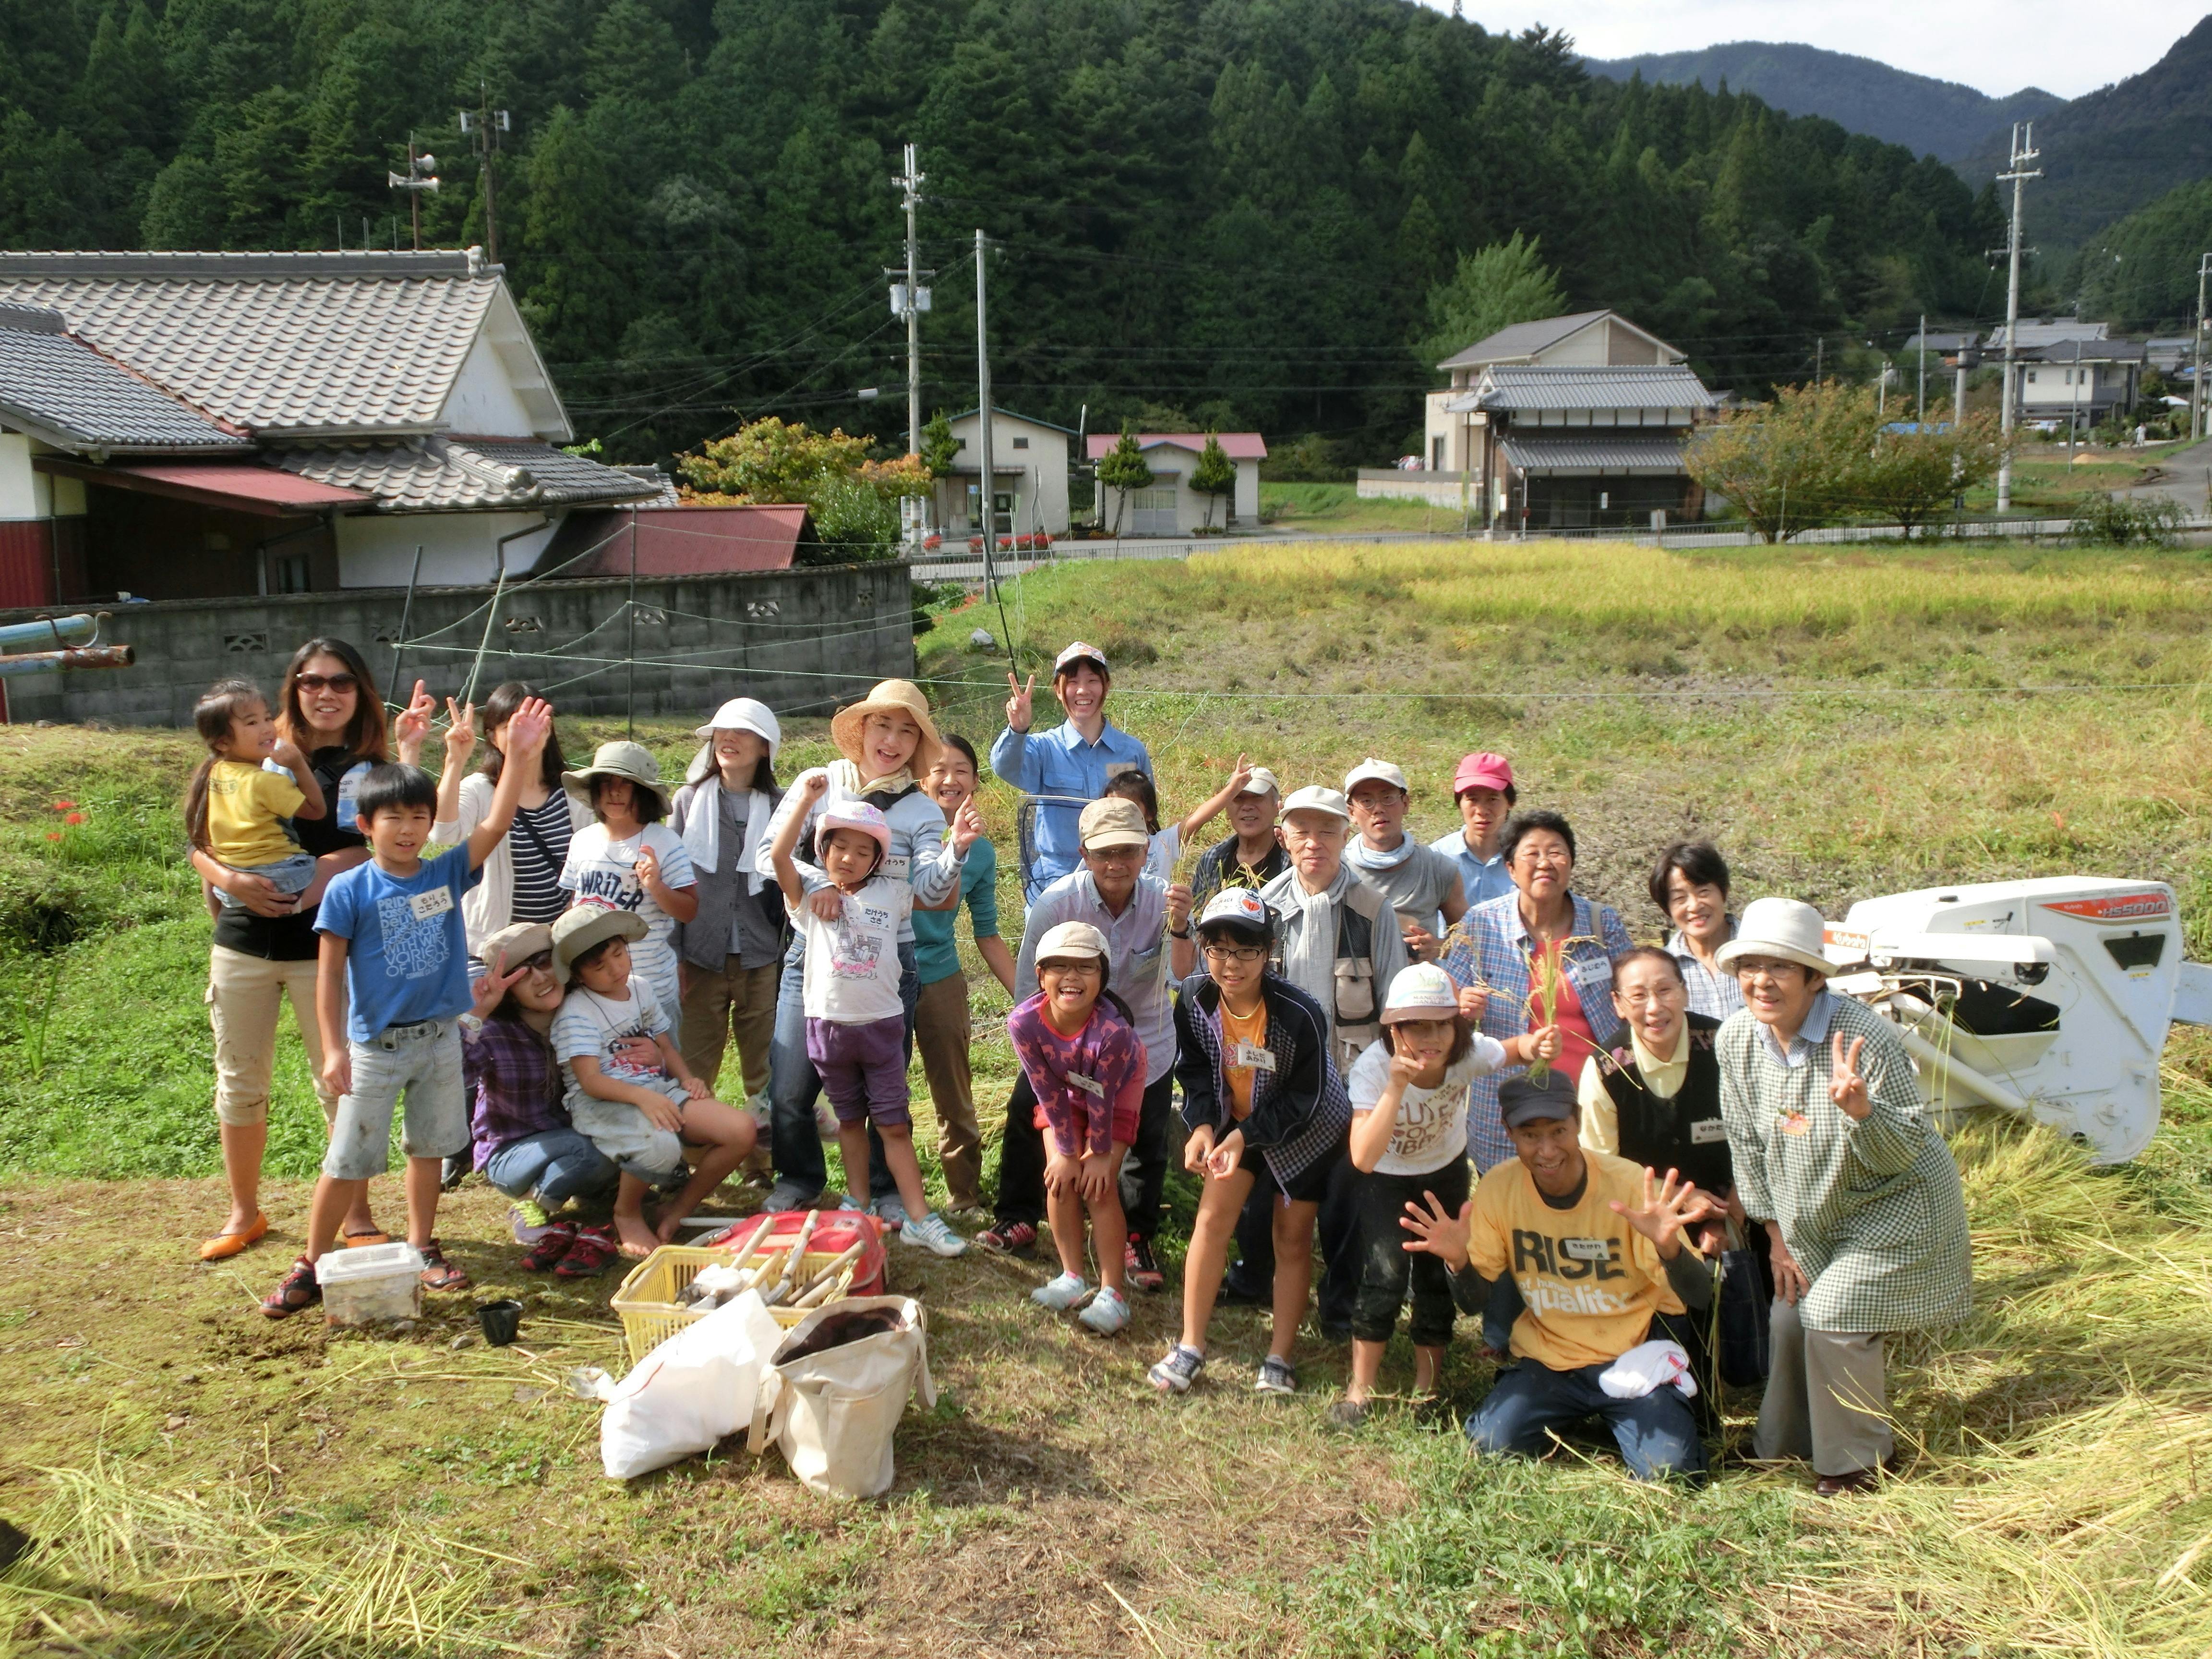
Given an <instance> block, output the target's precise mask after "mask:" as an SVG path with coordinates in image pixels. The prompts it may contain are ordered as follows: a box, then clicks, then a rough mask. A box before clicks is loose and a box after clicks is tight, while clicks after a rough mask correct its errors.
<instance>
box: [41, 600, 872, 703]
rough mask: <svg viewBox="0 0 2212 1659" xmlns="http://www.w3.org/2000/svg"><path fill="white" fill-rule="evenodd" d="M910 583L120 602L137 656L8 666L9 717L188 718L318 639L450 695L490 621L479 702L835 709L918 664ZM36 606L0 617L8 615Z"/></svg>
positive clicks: (123, 639) (121, 639) (390, 692)
mask: <svg viewBox="0 0 2212 1659" xmlns="http://www.w3.org/2000/svg"><path fill="white" fill-rule="evenodd" d="M910 586H911V584H910V579H909V575H908V568H907V567H906V566H905V565H904V564H902V563H885V564H864V565H837V566H829V567H823V568H805V569H793V570H775V571H759V572H750V573H746V574H735V575H712V576H671V577H644V578H641V579H639V580H638V581H637V583H636V584H635V592H636V611H635V617H633V616H632V615H631V613H630V611H629V609H628V608H627V606H626V604H625V602H626V601H627V600H628V599H629V597H630V593H631V591H632V585H631V583H630V581H629V579H628V578H627V577H605V578H595V579H591V580H580V581H560V580H553V581H536V582H533V581H510V582H509V583H508V584H507V590H506V592H504V593H502V594H501V595H500V596H499V599H498V603H497V605H496V607H495V608H494V607H493V606H492V603H491V602H492V599H493V589H492V588H491V587H489V586H481V587H438V588H422V589H418V590H417V591H416V593H415V595H414V599H413V603H412V607H411V609H410V608H409V602H408V597H407V593H406V591H405V590H404V588H364V589H345V590H340V591H337V592H321V593H289V594H271V595H268V596H266V597H263V598H240V599H179V600H168V601H161V602H157V603H155V604H150V605H114V606H112V607H106V608H107V609H110V610H111V611H112V620H111V621H110V622H109V623H108V624H107V625H106V629H104V630H103V632H102V634H101V639H102V641H104V642H112V643H118V644H127V645H130V646H132V647H136V648H137V665H136V666H134V667H131V668H118V669H102V670H88V671H78V672H74V673H64V674H36V675H26V676H22V677H19V678H12V679H10V680H9V681H8V682H7V683H6V689H7V695H8V700H9V719H10V720H13V721H15V723H17V724H27V723H29V722H31V721H33V720H52V721H55V722H57V723H58V724H67V725H82V724H83V723H85V722H87V721H90V720H101V721H105V722H106V723H108V724H111V725H115V726H189V725H190V724H191V711H192V705H193V703H194V702H196V701H197V699H198V697H199V696H200V694H201V693H202V692H203V691H204V690H206V689H207V688H208V686H209V685H210V684H213V683H214V682H215V681H216V680H218V679H221V678H223V677H225V676H226V675H242V676H244V677H246V678H251V679H254V680H257V681H258V682H259V683H260V684H262V685H264V687H265V688H266V689H267V690H268V691H269V692H270V696H275V694H276V687H277V684H278V682H279V680H280V679H281V678H283V671H284V666H285V665H286V664H287V663H288V662H289V661H290V659H291V655H292V653H293V652H294V650H295V649H296V648H297V647H299V645H300V644H301V642H302V641H306V640H309V639H313V638H314V637H316V636H318V635H324V636H332V637H336V638H338V639H343V640H346V641H349V642H350V643H352V644H353V645H354V646H355V647H357V648H358V649H359V650H360V651H361V652H362V654H363V655H364V656H365V657H366V658H367V659H368V665H369V667H370V670H371V671H373V672H374V675H375V676H376V678H377V683H378V685H379V688H380V690H382V691H383V693H384V695H385V696H386V700H387V701H397V700H398V698H399V697H400V696H402V695H403V694H404V691H405V690H407V689H408V688H411V687H412V685H413V684H414V682H415V681H416V678H422V679H424V680H426V681H428V683H429V686H430V689H431V690H432V691H433V692H435V693H436V694H437V695H438V696H441V697H442V696H446V695H447V694H448V693H453V694H458V693H459V691H460V690H461V689H462V687H463V685H464V684H465V683H466V681H467V679H468V677H469V670H470V665H471V663H472V662H473V661H474V660H475V658H476V655H477V649H478V647H479V646H480V645H483V641H484V640H485V632H486V623H487V621H489V623H490V629H489V645H488V646H486V647H485V648H484V657H483V670H482V671H481V673H480V674H479V675H478V677H477V700H478V701H479V702H481V701H482V700H483V696H485V694H487V693H488V692H489V690H491V688H492V687H493V686H495V685H496V684H499V683H500V682H501V680H507V679H521V680H527V681H529V682H530V683H531V684H533V685H538V686H542V687H550V688H551V689H550V691H549V692H548V695H549V696H551V697H552V699H553V700H554V702H555V704H556V707H557V708H561V709H562V710H563V711H565V712H568V713H572V714H621V713H623V711H624V710H625V709H626V708H631V707H633V706H634V707H635V711H636V713H637V714H640V715H672V716H676V717H679V718H684V717H690V716H694V715H704V714H708V713H710V712H712V711H713V709H714V708H715V707H716V706H717V705H719V704H720V702H722V701H723V700H724V699H726V698H728V697H732V696H753V697H758V698H759V699H760V700H761V701H762V702H765V703H767V704H768V705H769V707H770V708H774V709H775V710H777V711H778V712H779V713H780V714H807V713H825V712H827V711H828V710H829V709H830V708H833V707H834V706H835V705H836V704H837V703H839V702H849V701H851V700H852V699H853V698H854V696H857V695H858V694H859V693H860V691H861V690H865V689H866V687H867V686H868V685H869V684H872V683H873V682H874V681H876V680H878V679H883V678H890V677H903V676H908V675H911V674H912V673H913V672H914V633H913V599H912V595H911V592H910ZM67 608H68V609H71V610H74V609H77V608H79V607H67ZM99 608H102V607H95V606H92V605H85V606H83V607H82V609H85V610H93V609H99ZM403 612H404V614H405V616H406V627H405V629H404V634H403V631H402V629H401V626H400V623H401V617H402V615H403ZM39 614H40V613H39V612H36V611H0V622H19V621H27V620H29V619H30V618H32V617H35V616H37V615H39ZM633 639H634V640H635V651H634V653H633ZM395 652H397V654H398V673H397V674H396V675H395V674H394V672H393V667H394V656H395ZM633 655H634V656H635V666H634V667H633V666H632V665H631V662H630V659H632V657H633ZM633 696H634V697H635V703H634V705H633V703H632V702H631V699H632V698H633Z"/></svg>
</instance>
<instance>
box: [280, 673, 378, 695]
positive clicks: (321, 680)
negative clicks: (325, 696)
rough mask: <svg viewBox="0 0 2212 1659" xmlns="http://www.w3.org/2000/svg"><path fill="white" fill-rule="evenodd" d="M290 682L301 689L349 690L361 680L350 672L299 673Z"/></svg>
mask: <svg viewBox="0 0 2212 1659" xmlns="http://www.w3.org/2000/svg"><path fill="white" fill-rule="evenodd" d="M292 684H295V685H296V686H298V687H299V688H300V690H302V691H350V690H353V689H354V687H355V686H356V685H358V684H361V682H360V681H359V680H357V679H356V678H354V677H353V676H352V675H350V674H299V675H295V676H294V677H293V680H292Z"/></svg>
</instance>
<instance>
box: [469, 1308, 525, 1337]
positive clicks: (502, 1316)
mask: <svg viewBox="0 0 2212 1659" xmlns="http://www.w3.org/2000/svg"><path fill="white" fill-rule="evenodd" d="M477 1324H479V1325H481V1326H483V1334H484V1340H485V1341H487V1342H489V1343H490V1344H491V1345H492V1346H493V1347H495V1348H503V1347H505V1346H507V1344H508V1343H510V1342H512V1341H513V1340H514V1334H515V1333H516V1332H517V1331H519V1330H520V1329H521V1328H522V1304H520V1302H512V1301H509V1302H483V1303H479V1304H477Z"/></svg>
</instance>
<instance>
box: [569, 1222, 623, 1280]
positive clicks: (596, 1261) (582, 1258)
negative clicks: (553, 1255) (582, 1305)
mask: <svg viewBox="0 0 2212 1659" xmlns="http://www.w3.org/2000/svg"><path fill="white" fill-rule="evenodd" d="M621 1253H622V1241H621V1240H620V1239H619V1238H617V1237H615V1230H614V1229H613V1228H612V1227H610V1226H607V1225H605V1224H602V1225H599V1226H597V1227H579V1228H577V1229H576V1238H575V1242H574V1243H572V1244H570V1245H569V1246H568V1254H567V1255H564V1256H562V1258H561V1259H560V1261H557V1262H556V1263H555V1264H554V1267H553V1276H554V1278H556V1279H596V1278H598V1277H599V1275H600V1274H601V1273H605V1272H606V1270H607V1264H608V1263H609V1262H611V1261H613V1260H614V1259H615V1257H616V1256H617V1255H620V1254H621Z"/></svg>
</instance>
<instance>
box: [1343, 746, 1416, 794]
mask: <svg viewBox="0 0 2212 1659" xmlns="http://www.w3.org/2000/svg"><path fill="white" fill-rule="evenodd" d="M1369 782H1374V783H1387V784H1389V786H1390V787H1392V788H1393V789H1396V790H1399V791H1401V792H1402V793H1406V794H1408V795H1410V794H1412V793H1413V787H1412V786H1411V785H1409V784H1408V783H1407V781H1406V775H1405V773H1403V772H1402V771H1401V770H1399V769H1398V768H1396V767H1395V766H1393V765H1391V764H1390V763H1389V761H1386V760H1376V758H1375V757H1374V756H1372V755H1370V756H1369V757H1367V758H1366V759H1365V760H1364V761H1362V762H1360V763H1359V764H1358V765H1357V766H1355V767H1353V768H1352V770H1350V771H1349V772H1347V773H1346V774H1345V775H1344V793H1346V794H1347V795H1349V794H1350V793H1352V791H1353V790H1355V789H1357V788H1358V787H1359V786H1360V785H1361V784H1363V783H1369Z"/></svg>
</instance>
